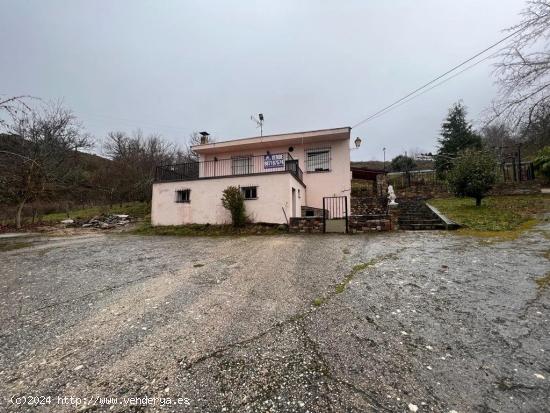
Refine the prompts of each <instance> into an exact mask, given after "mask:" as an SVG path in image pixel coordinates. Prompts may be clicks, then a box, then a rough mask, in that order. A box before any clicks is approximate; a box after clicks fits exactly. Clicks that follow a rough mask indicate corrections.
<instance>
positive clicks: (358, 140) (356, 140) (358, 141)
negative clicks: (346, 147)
mask: <svg viewBox="0 0 550 413" xmlns="http://www.w3.org/2000/svg"><path fill="white" fill-rule="evenodd" d="M361 142H362V141H361V138H360V137H359V136H358V137H357V138H355V140H354V141H353V143H355V148H351V149H359V147H360V146H361Z"/></svg>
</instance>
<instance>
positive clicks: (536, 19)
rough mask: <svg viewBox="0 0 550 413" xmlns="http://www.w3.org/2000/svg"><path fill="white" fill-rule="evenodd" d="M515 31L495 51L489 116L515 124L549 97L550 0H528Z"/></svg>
mask: <svg viewBox="0 0 550 413" xmlns="http://www.w3.org/2000/svg"><path fill="white" fill-rule="evenodd" d="M508 31H510V32H512V33H513V32H518V34H517V35H516V36H513V37H512V41H511V42H510V43H509V44H508V46H506V47H505V48H504V49H503V50H502V52H501V53H500V54H499V57H500V59H501V61H500V62H499V63H498V64H496V69H495V74H496V75H497V82H498V84H499V85H500V90H499V94H500V96H499V99H498V100H497V101H496V102H494V103H493V112H494V113H493V115H492V116H491V118H492V119H496V118H499V117H500V118H501V119H507V120H508V121H510V122H512V124H513V125H514V126H515V127H517V126H519V125H521V124H525V123H527V124H528V123H530V122H531V121H532V118H533V114H534V113H535V112H536V110H537V108H539V107H540V106H541V105H544V104H545V103H548V102H549V100H550V0H531V1H528V2H527V8H526V9H525V10H524V11H523V12H522V21H521V23H519V24H517V25H515V26H513V27H510V28H509V29H508Z"/></svg>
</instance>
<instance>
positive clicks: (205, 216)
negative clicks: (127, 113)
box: [151, 172, 305, 225]
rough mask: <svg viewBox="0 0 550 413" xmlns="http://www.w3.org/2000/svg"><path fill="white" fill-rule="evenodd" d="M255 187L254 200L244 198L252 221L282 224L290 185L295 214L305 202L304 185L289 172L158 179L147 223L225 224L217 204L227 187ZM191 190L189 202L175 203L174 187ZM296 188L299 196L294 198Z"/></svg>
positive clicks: (227, 217) (289, 205)
mask: <svg viewBox="0 0 550 413" xmlns="http://www.w3.org/2000/svg"><path fill="white" fill-rule="evenodd" d="M232 185H233V186H257V187H258V188H257V192H258V193H257V196H258V199H254V200H246V201H245V206H246V211H247V215H248V216H249V218H250V219H251V220H252V221H253V222H269V223H280V224H285V223H286V219H285V215H284V213H283V208H284V210H285V212H286V214H287V217H288V218H290V217H291V216H292V188H295V190H296V215H295V216H298V217H299V216H300V210H301V208H300V207H301V206H302V205H305V188H304V186H303V185H302V184H301V183H300V182H298V181H297V180H296V179H295V178H294V177H293V176H292V175H291V174H290V173H289V172H282V173H268V174H262V175H253V176H247V175H242V176H237V177H226V178H209V179H199V180H194V181H179V182H159V183H155V184H153V200H152V207H151V223H152V224H153V225H182V224H190V223H194V224H206V223H210V224H226V223H230V222H231V217H230V215H229V212H228V211H227V210H226V209H225V208H223V206H222V203H221V198H222V192H223V190H224V189H225V188H227V187H228V186H232ZM184 189H190V190H191V197H190V199H191V202H189V203H178V202H175V201H176V191H177V190H184ZM298 191H299V193H300V197H298Z"/></svg>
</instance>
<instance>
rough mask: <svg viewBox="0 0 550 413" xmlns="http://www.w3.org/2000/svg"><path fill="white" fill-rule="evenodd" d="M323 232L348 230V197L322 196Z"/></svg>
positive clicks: (344, 231) (345, 231)
mask: <svg viewBox="0 0 550 413" xmlns="http://www.w3.org/2000/svg"><path fill="white" fill-rule="evenodd" d="M323 232H343V233H347V232H348V197H346V196H325V197H323Z"/></svg>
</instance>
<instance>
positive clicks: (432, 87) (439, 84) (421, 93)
mask: <svg viewBox="0 0 550 413" xmlns="http://www.w3.org/2000/svg"><path fill="white" fill-rule="evenodd" d="M495 55H496V53H493V54H491V55H489V56H487V57H484V58H483V59H481V60H478V61H477V62H475V63H473V64H471V65H469V66H466V67H465V68H464V69H462V70H461V71H459V72H457V73H455V74H454V75H452V76H450V77H448V78H446V79H443V80H442V81H441V82H437V83H436V84H435V85H432V86H431V87H429V88H428V89H426V90H423V91H422V92H420V93H418V94H416V95H414V96H411V97H409V98H408V99H406V100H404V101H403V102H400V103H399V104H397V105H395V106H393V107H392V108H390V109H388V110H386V111H385V112H382V113H379V114H378V115H376V116H374V117H372V118H371V120H373V119H377V118H379V117H380V116H384V115H385V114H386V113H388V112H390V111H392V110H393V109H397V108H398V107H400V106H403V105H405V104H407V103H409V102H410V101H411V100H414V99H416V98H419V97H420V96H422V95H424V94H425V93H428V92H429V91H430V90H432V89H435V88H436V87H439V86H441V85H442V84H444V83H447V82H448V81H450V80H453V79H454V78H455V77H457V76H460V75H461V74H462V73H464V72H466V71H467V70H470V69H471V68H473V67H475V66H477V65H478V64H480V63H483V62H485V61H486V60H489V59H491V58H493V57H495Z"/></svg>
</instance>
